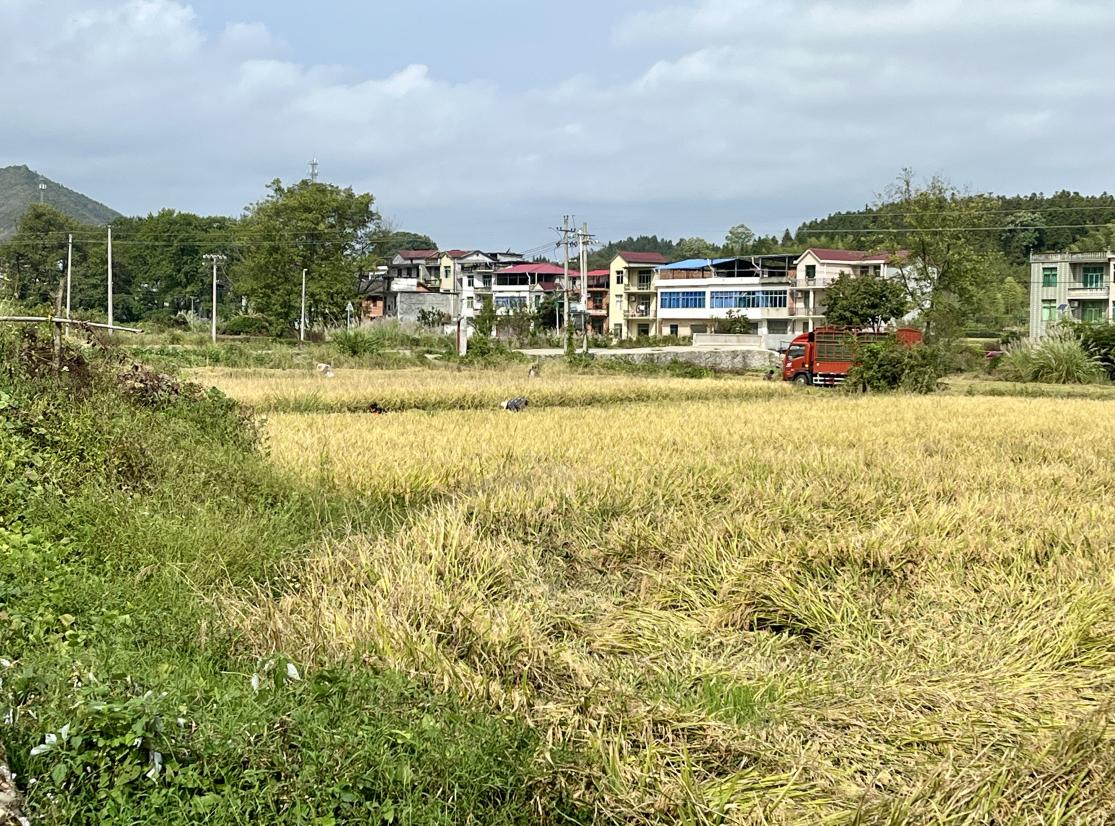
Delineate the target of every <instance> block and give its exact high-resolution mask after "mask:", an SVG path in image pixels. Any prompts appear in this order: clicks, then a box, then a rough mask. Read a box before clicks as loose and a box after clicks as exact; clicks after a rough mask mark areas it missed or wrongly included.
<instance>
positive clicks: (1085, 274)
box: [1080, 264, 1103, 290]
mask: <svg viewBox="0 0 1115 826" xmlns="http://www.w3.org/2000/svg"><path fill="white" fill-rule="evenodd" d="M1080 286H1082V287H1083V288H1084V289H1086V290H1098V289H1100V288H1101V287H1103V265H1102V264H1099V265H1096V266H1087V267H1084V269H1083V271H1082V272H1081V274H1080Z"/></svg>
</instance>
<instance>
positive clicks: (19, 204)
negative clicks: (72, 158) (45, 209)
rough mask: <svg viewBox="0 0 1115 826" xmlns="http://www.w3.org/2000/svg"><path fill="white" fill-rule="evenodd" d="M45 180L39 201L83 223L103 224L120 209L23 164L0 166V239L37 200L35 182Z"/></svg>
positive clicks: (37, 190)
mask: <svg viewBox="0 0 1115 826" xmlns="http://www.w3.org/2000/svg"><path fill="white" fill-rule="evenodd" d="M40 182H42V183H45V184H46V190H45V191H44V192H43V201H44V202H45V203H47V204H49V205H50V206H52V207H54V208H55V209H57V210H58V211H59V212H62V213H63V214H65V215H67V216H69V217H70V218H73V219H74V220H75V221H78V222H80V223H83V224H106V223H108V222H109V221H112V220H113V219H115V218H119V217H120V213H118V212H116V211H115V210H113V209H110V208H109V207H107V206H105V205H104V204H102V203H100V202H98V201H94V200H93V199H92V198H88V197H86V196H85V195H82V194H81V193H80V192H74V191H73V190H72V189H67V188H66V187H64V186H62V185H61V184H58V183H55V182H54V181H51V180H49V179H47V178H44V177H43V176H42V175H40V174H38V173H37V172H35V171H34V170H32V169H28V168H27V167H26V166H5V167H0V240H2V239H4V238H8V237H10V236H11V235H12V234H14V233H15V230H16V226H17V225H18V224H19V219H20V216H22V215H23V213H24V212H25V211H26V210H27V207H28V206H30V205H31V204H33V203H37V202H38V200H39V183H40Z"/></svg>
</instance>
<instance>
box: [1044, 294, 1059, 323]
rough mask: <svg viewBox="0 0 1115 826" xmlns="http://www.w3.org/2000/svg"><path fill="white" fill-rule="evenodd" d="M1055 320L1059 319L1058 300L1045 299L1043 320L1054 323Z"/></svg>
mask: <svg viewBox="0 0 1115 826" xmlns="http://www.w3.org/2000/svg"><path fill="white" fill-rule="evenodd" d="M1055 318H1057V300H1056V299H1054V298H1043V299H1042V301H1041V320H1042V321H1053V320H1054V319H1055Z"/></svg>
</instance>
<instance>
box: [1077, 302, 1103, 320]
mask: <svg viewBox="0 0 1115 826" xmlns="http://www.w3.org/2000/svg"><path fill="white" fill-rule="evenodd" d="M1106 316H1107V302H1106V301H1081V302H1080V320H1081V321H1083V322H1084V323H1085V324H1098V323H1099V322H1101V321H1106V320H1107V319H1106Z"/></svg>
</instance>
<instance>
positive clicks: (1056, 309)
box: [1030, 250, 1115, 338]
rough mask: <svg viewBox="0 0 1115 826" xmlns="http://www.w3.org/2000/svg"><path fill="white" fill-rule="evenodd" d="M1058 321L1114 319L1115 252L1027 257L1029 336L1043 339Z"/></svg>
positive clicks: (1065, 253) (1067, 253) (1042, 254)
mask: <svg viewBox="0 0 1115 826" xmlns="http://www.w3.org/2000/svg"><path fill="white" fill-rule="evenodd" d="M1060 319H1069V320H1072V321H1083V322H1093V323H1094V322H1107V321H1112V320H1115V252H1111V251H1110V250H1109V251H1107V252H1056V253H1041V254H1034V255H1031V256H1030V336H1031V337H1033V338H1040V337H1041V336H1044V335H1045V334H1046V333H1048V332H1049V329H1050V328H1051V327H1052V326H1053V325H1054V324H1056V323H1057V321H1058V320H1060Z"/></svg>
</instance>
